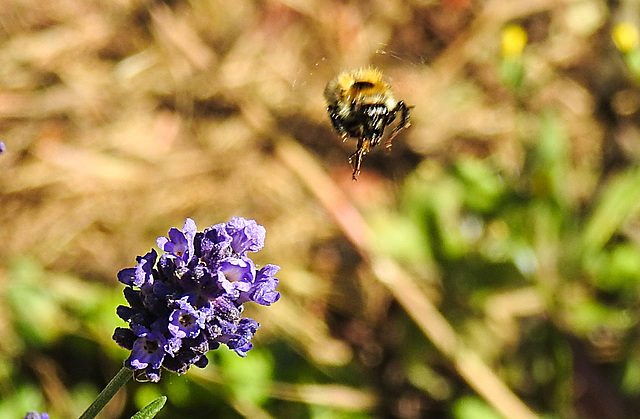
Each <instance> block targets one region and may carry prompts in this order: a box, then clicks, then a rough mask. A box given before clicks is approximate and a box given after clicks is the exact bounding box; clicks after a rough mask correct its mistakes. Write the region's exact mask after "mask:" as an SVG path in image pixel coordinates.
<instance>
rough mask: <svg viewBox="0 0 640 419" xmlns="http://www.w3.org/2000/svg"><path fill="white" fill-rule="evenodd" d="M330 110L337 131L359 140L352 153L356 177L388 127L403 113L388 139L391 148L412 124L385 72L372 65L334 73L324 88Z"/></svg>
mask: <svg viewBox="0 0 640 419" xmlns="http://www.w3.org/2000/svg"><path fill="white" fill-rule="evenodd" d="M324 98H325V99H326V101H327V112H329V117H330V118H331V123H332V124H333V128H334V129H335V131H336V133H338V135H339V136H340V138H342V141H346V140H347V138H355V139H357V140H358V147H357V149H356V151H355V152H354V153H353V154H351V156H349V163H350V164H351V166H352V167H353V175H352V177H353V179H354V180H357V176H358V175H359V174H360V165H361V164H362V158H363V157H364V156H365V155H367V153H369V150H370V149H371V148H372V147H375V146H376V145H378V144H379V143H380V140H381V139H382V135H383V134H384V130H385V128H386V127H387V126H389V125H391V123H393V121H394V120H395V119H396V115H397V114H398V113H399V114H400V122H399V123H398V125H396V127H395V128H394V129H393V130H392V131H391V134H390V135H389V139H388V140H387V141H386V142H385V147H386V148H387V150H389V149H391V142H392V141H393V139H394V138H395V137H396V135H398V133H399V132H400V131H401V130H402V129H403V128H409V126H411V121H410V115H409V109H410V108H411V107H409V106H407V105H405V103H404V102H403V101H396V99H395V98H394V96H393V92H392V91H391V86H390V85H389V84H388V83H386V82H385V81H384V80H383V77H382V73H381V72H380V71H379V70H377V69H375V68H371V67H365V68H360V69H357V70H352V71H345V72H342V73H340V74H338V75H337V76H336V77H334V78H333V79H332V80H331V81H330V82H329V83H328V84H327V87H326V88H325V89H324Z"/></svg>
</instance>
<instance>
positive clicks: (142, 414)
mask: <svg viewBox="0 0 640 419" xmlns="http://www.w3.org/2000/svg"><path fill="white" fill-rule="evenodd" d="M166 402H167V396H160V397H158V398H157V399H155V400H154V401H152V402H151V403H149V404H148V405H146V406H145V407H143V408H142V409H141V410H140V411H139V412H138V413H136V414H135V415H133V416H131V419H151V418H153V417H155V416H156V415H157V414H158V412H159V411H160V409H162V408H163V407H164V404H165V403H166Z"/></svg>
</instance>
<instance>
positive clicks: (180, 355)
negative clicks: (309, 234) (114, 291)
mask: <svg viewBox="0 0 640 419" xmlns="http://www.w3.org/2000/svg"><path fill="white" fill-rule="evenodd" d="M265 232H266V230H265V228H264V227H262V226H261V225H259V224H258V223H256V222H255V221H254V220H247V219H244V218H242V217H234V218H232V219H231V220H230V221H229V222H227V223H220V224H216V225H214V226H211V227H208V228H206V229H205V230H204V231H202V232H197V228H196V224H195V222H194V221H193V220H192V219H190V218H187V220H186V221H185V223H184V226H183V228H182V230H178V229H177V228H171V229H170V230H169V232H168V234H167V236H168V237H159V238H158V239H157V244H158V247H160V249H162V250H163V252H164V253H162V254H161V255H160V257H158V254H157V253H156V251H155V250H152V251H150V252H149V253H147V254H146V255H144V256H138V257H137V258H136V261H137V264H136V266H135V267H133V268H126V269H123V270H121V271H120V272H119V273H118V280H119V281H120V282H122V283H123V284H125V285H126V288H125V289H124V295H125V299H126V300H127V303H128V305H121V306H119V307H118V308H117V310H116V312H117V314H118V316H119V317H120V318H121V319H123V320H124V321H126V322H127V323H128V326H129V327H128V328H121V327H119V328H117V329H116V330H115V332H114V334H113V339H114V340H115V341H116V343H118V345H120V346H121V347H123V348H125V349H127V350H129V351H131V354H130V356H129V358H128V359H127V360H126V362H125V366H126V367H127V368H129V369H132V370H134V376H135V377H136V379H138V380H141V381H152V382H157V381H158V380H159V379H160V369H161V367H163V368H165V369H168V370H170V371H173V372H176V373H179V374H182V373H185V372H186V371H187V370H188V369H189V367H190V366H191V365H195V366H197V367H200V368H203V367H205V366H206V365H207V363H208V362H209V360H208V359H207V356H206V354H207V352H208V351H210V350H215V349H217V348H218V347H219V346H220V345H221V344H224V345H227V346H228V347H229V348H230V349H232V350H234V351H235V352H236V353H237V354H238V355H240V356H243V357H244V356H246V354H247V351H249V350H250V349H251V348H252V347H253V344H252V343H251V340H252V339H253V336H254V334H255V333H256V331H257V330H258V328H259V327H260V325H259V324H258V322H256V321H255V320H253V319H250V318H247V317H242V312H243V311H244V306H243V304H244V303H246V302H255V303H258V304H261V305H265V306H268V305H271V304H273V303H275V302H276V301H278V299H279V298H280V293H279V292H278V291H276V288H277V286H278V279H277V278H275V277H274V275H275V274H276V273H277V272H278V271H279V269H280V267H279V266H277V265H271V264H269V265H265V266H264V267H262V268H261V269H257V268H256V265H255V263H254V262H253V260H251V258H249V257H248V256H247V253H248V252H257V251H259V250H260V249H262V247H263V246H264V240H265Z"/></svg>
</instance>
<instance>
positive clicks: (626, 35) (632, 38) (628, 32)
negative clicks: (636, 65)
mask: <svg viewBox="0 0 640 419" xmlns="http://www.w3.org/2000/svg"><path fill="white" fill-rule="evenodd" d="M611 37H612V38H613V42H615V44H616V46H617V47H618V49H619V50H620V51H622V52H624V53H627V52H631V51H633V50H634V49H636V48H638V40H639V38H640V36H639V35H638V28H636V27H635V25H633V24H631V23H629V22H620V23H618V24H617V25H616V26H614V27H613V31H611Z"/></svg>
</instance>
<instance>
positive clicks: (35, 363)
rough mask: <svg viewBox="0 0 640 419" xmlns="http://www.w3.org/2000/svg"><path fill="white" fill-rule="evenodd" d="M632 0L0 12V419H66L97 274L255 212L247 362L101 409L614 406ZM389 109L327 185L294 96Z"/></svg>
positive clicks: (632, 107) (86, 357) (107, 369)
mask: <svg viewBox="0 0 640 419" xmlns="http://www.w3.org/2000/svg"><path fill="white" fill-rule="evenodd" d="M639 8H640V5H639V4H638V2H636V1H632V0H621V1H608V2H607V1H604V0H530V1H527V2H513V1H508V0H486V1H473V0H442V1H429V0H404V1H383V0H374V1H370V2H369V1H358V0H355V1H337V0H328V1H320V0H282V1H276V0H263V1H259V0H234V1H233V2H231V1H221V0H211V1H204V0H192V1H187V0H184V1H181V0H176V1H167V2H161V1H143V0H112V1H98V0H88V1H87V0H84V1H78V0H60V1H55V2H50V1H38V0H31V1H30V0H4V1H2V2H1V3H0V140H2V141H4V142H5V144H6V146H7V151H6V152H5V153H3V154H2V155H1V156H0V243H2V246H0V336H1V338H0V417H2V418H21V417H23V415H24V414H25V412H26V411H27V410H39V411H47V412H49V413H50V414H51V416H52V418H71V417H77V416H78V415H79V414H80V413H81V412H82V411H83V410H84V409H85V408H86V407H87V406H88V404H89V403H90V402H91V401H92V400H93V398H94V397H95V396H96V395H97V393H98V392H99V391H100V390H101V389H102V388H103V387H104V385H105V384H106V383H107V382H108V381H109V380H110V378H111V377H113V375H114V374H115V373H116V372H117V371H118V370H119V368H120V367H121V365H122V362H123V360H124V359H125V358H126V357H127V355H128V353H127V351H125V350H123V349H121V348H119V347H118V346H117V345H116V344H115V343H114V342H113V341H112V340H111V335H112V333H113V330H114V328H115V327H117V326H124V323H123V322H122V321H121V320H120V319H119V318H118V317H117V316H116V315H115V308H116V307H117V306H118V305H119V304H123V303H124V298H123V296H122V289H123V286H122V285H121V284H120V283H118V282H117V280H116V273H117V272H118V271H119V270H120V269H122V268H125V267H129V266H133V265H134V264H135V257H136V256H137V255H142V254H144V253H146V252H147V251H149V249H150V248H152V247H155V238H156V237H158V236H161V235H165V234H166V232H167V230H168V229H169V228H170V227H173V226H175V227H179V228H180V227H181V226H182V224H183V222H184V219H185V218H186V217H192V218H193V219H194V220H195V221H196V223H197V224H198V227H199V229H200V230H202V229H204V228H205V227H207V226H209V225H212V224H216V223H219V222H224V221H227V220H228V219H229V218H230V217H231V216H235V215H237V216H243V217H246V218H254V219H256V220H257V221H258V222H259V223H260V224H262V225H264V226H265V227H266V228H267V240H266V246H265V248H264V249H263V250H262V251H261V252H259V253H257V254H256V256H255V257H254V260H255V261H256V262H257V263H258V264H261V265H264V264H266V263H275V264H278V265H281V266H282V270H281V272H280V274H279V275H278V277H279V278H280V280H281V285H280V288H279V290H280V291H281V293H282V299H281V300H280V301H279V302H278V303H277V304H275V305H274V306H272V307H269V308H266V307H262V306H260V307H250V306H248V307H247V315H249V316H250V317H253V318H255V319H256V320H257V321H258V322H260V323H261V324H262V328H261V329H260V330H259V331H258V333H257V335H256V338H255V340H254V344H255V348H254V349H253V350H252V351H250V352H249V355H248V357H247V358H244V359H242V358H239V357H238V356H236V355H235V354H234V353H232V352H230V351H228V350H227V349H225V348H221V349H220V350H218V351H215V353H212V354H210V359H211V361H212V362H211V363H210V365H209V366H208V367H206V368H205V369H202V370H199V369H197V368H192V369H191V370H190V371H189V372H188V373H187V374H186V375H184V376H177V375H174V374H171V373H166V372H165V374H163V378H162V380H161V382H160V383H159V384H141V383H134V382H131V383H129V384H128V385H127V387H126V388H125V389H123V390H122V391H121V392H120V393H119V394H118V395H117V397H116V398H115V399H114V400H113V401H112V403H111V404H109V405H108V407H107V409H106V411H105V412H104V413H103V414H102V416H101V417H102V418H128V417H130V416H131V415H132V414H133V413H134V412H135V411H136V410H137V409H139V408H140V407H141V406H143V405H145V404H146V403H148V402H149V401H151V400H152V399H153V398H155V397H156V396H158V395H161V394H165V395H167V396H168V398H169V401H168V403H167V405H166V406H165V408H164V409H163V410H162V411H161V413H160V414H159V415H158V416H157V417H158V418H211V417H216V418H242V417H245V418H322V419H324V418H407V419H410V418H455V419H494V418H500V417H502V418H508V419H525V418H535V417H544V418H585V419H590V418H594V419H595V418H597V419H609V418H612V419H613V418H635V417H640V414H639V413H638V412H639V411H640V410H639V409H640V402H639V398H638V395H639V394H640V350H639V349H640V336H639V333H638V332H639V329H638V320H639V319H638V317H639V312H638V309H639V306H640V257H639V256H640V167H638V159H639V157H640V113H639V109H640V88H639V84H638V83H639V81H640V52H639V50H638V47H639V46H638V24H640V10H639ZM364 65H374V66H377V67H378V68H380V69H381V70H382V71H383V72H384V74H385V76H386V77H387V78H388V80H389V81H390V83H391V84H392V85H393V89H394V92H395V94H396V97H397V98H398V99H402V100H404V101H405V102H406V103H407V104H409V105H413V106H415V107H414V108H413V109H412V123H413V125H412V127H411V128H409V129H408V130H404V131H403V132H401V134H400V135H399V136H398V137H397V138H396V140H395V141H394V146H393V150H392V151H391V152H385V150H384V149H383V147H379V148H376V149H373V150H372V152H371V153H370V154H369V155H368V156H367V157H366V158H365V160H364V163H363V169H362V173H361V175H360V177H359V179H358V181H357V182H354V181H352V180H351V167H350V166H349V163H348V156H349V154H351V153H352V152H353V151H354V150H355V141H353V140H350V141H347V142H345V143H342V142H341V141H340V140H339V139H338V136H337V135H336V134H335V132H333V130H332V128H331V124H330V121H329V118H328V116H327V113H326V110H325V106H326V105H325V103H324V100H323V97H322V91H323V89H324V86H325V85H326V83H327V82H328V81H329V80H330V79H331V78H332V77H334V76H335V75H336V74H337V73H338V72H339V71H341V70H344V69H351V68H357V67H360V66H364Z"/></svg>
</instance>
